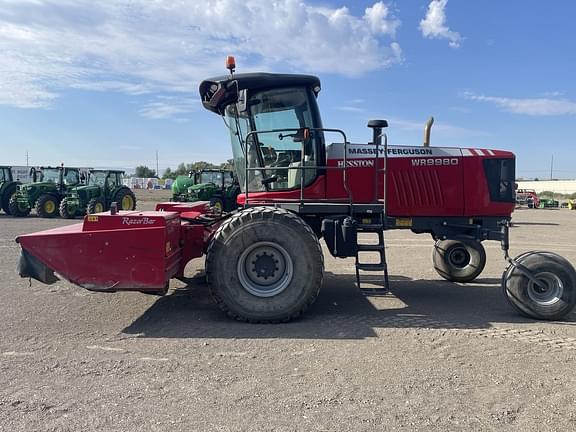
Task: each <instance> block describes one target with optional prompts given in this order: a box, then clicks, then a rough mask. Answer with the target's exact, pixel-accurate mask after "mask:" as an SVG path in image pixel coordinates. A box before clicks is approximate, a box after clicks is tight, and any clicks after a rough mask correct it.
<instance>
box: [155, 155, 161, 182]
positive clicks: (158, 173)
mask: <svg viewBox="0 0 576 432" xmlns="http://www.w3.org/2000/svg"><path fill="white" fill-rule="evenodd" d="M156 177H158V178H160V171H159V170H158V150H156Z"/></svg>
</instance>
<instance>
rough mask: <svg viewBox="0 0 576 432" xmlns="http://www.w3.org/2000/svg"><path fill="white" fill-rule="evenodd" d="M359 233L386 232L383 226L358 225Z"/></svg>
mask: <svg viewBox="0 0 576 432" xmlns="http://www.w3.org/2000/svg"><path fill="white" fill-rule="evenodd" d="M357 228H358V231H368V232H369V231H373V232H378V231H384V226H383V225H382V224H358V225H357Z"/></svg>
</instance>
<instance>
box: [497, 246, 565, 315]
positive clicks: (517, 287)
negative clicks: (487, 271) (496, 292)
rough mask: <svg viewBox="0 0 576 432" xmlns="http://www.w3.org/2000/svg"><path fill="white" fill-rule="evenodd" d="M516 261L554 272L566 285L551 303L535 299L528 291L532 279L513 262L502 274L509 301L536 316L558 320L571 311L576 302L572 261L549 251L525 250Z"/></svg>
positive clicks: (533, 271) (534, 271) (539, 270)
mask: <svg viewBox="0 0 576 432" xmlns="http://www.w3.org/2000/svg"><path fill="white" fill-rule="evenodd" d="M516 261H517V262H518V263H520V264H521V265H523V266H524V267H526V268H528V269H529V271H530V272H532V273H533V274H534V275H537V274H538V273H541V272H548V273H554V274H555V275H556V276H557V277H558V278H559V279H560V280H561V281H562V285H563V288H564V289H563V293H562V296H561V299H560V300H559V301H557V302H556V303H554V304H552V305H541V304H538V303H536V302H534V301H533V300H532V299H531V298H530V296H529V294H528V287H529V279H528V278H527V277H526V276H525V275H524V274H522V273H521V272H520V271H519V270H518V269H517V268H516V267H514V266H510V267H508V269H507V270H506V271H505V273H504V275H503V281H502V286H503V288H504V293H505V295H506V298H507V300H508V301H509V302H510V304H511V305H512V306H513V307H514V308H515V309H516V310H517V311H518V312H520V313H521V314H523V315H525V316H528V317H531V318H537V319H545V320H556V319H560V318H562V317H564V316H565V315H566V314H568V313H569V312H570V311H571V310H572V309H573V308H574V306H575V305H576V272H575V271H574V268H573V267H572V266H571V264H570V263H569V262H568V261H566V260H565V259H564V258H562V257H561V256H559V255H556V254H554V253H549V252H534V253H526V254H522V255H521V256H519V257H517V258H516Z"/></svg>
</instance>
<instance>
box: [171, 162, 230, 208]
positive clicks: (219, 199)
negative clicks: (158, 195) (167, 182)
mask: <svg viewBox="0 0 576 432" xmlns="http://www.w3.org/2000/svg"><path fill="white" fill-rule="evenodd" d="M239 193H240V185H239V184H238V181H237V180H236V178H235V177H234V173H233V172H232V171H229V170H221V169H204V170H201V171H195V172H190V174H189V175H188V176H178V177H177V178H176V180H175V181H174V183H172V201H175V202H196V201H209V202H210V205H211V206H212V207H214V209H215V211H217V212H220V213H221V212H229V211H232V210H234V209H236V208H237V207H238V205H237V203H236V198H237V197H238V194H239Z"/></svg>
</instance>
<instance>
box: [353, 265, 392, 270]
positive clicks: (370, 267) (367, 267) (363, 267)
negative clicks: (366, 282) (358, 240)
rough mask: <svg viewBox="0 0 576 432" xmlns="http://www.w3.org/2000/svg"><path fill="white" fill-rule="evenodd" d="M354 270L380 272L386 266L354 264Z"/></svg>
mask: <svg viewBox="0 0 576 432" xmlns="http://www.w3.org/2000/svg"><path fill="white" fill-rule="evenodd" d="M356 268H357V269H358V270H364V271H381V270H385V269H386V264H384V263H378V264H362V263H356Z"/></svg>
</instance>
